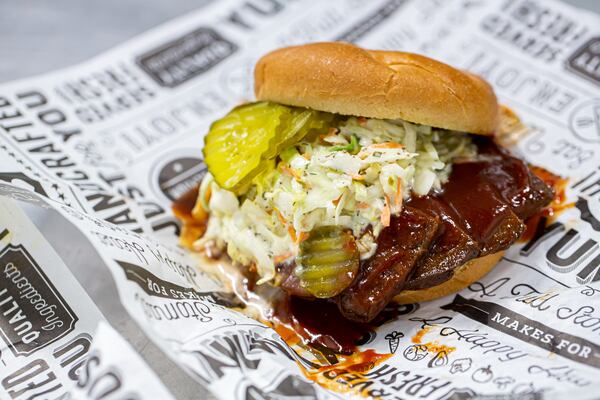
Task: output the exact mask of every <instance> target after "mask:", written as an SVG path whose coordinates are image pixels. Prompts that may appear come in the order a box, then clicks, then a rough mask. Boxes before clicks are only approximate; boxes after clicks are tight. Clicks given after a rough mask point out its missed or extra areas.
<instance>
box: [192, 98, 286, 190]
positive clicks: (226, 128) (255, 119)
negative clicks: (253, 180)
mask: <svg viewBox="0 0 600 400" xmlns="http://www.w3.org/2000/svg"><path fill="white" fill-rule="evenodd" d="M286 113H289V110H288V108H287V107H284V106H280V105H277V104H271V103H267V102H261V103H252V104H246V105H243V106H240V107H236V108H234V109H233V110H231V112H229V114H227V115H226V116H225V117H223V118H221V119H220V120H218V121H215V122H214V123H213V124H212V125H211V127H210V131H209V133H208V135H206V138H205V141H204V150H203V153H204V162H205V163H206V166H207V167H208V170H209V171H210V173H211V174H212V175H213V177H214V178H215V181H216V182H217V183H218V184H219V186H221V187H222V188H224V189H227V190H233V191H236V186H238V185H239V186H243V184H242V179H243V178H245V177H246V176H248V175H251V174H252V173H253V172H254V173H255V174H256V173H258V172H259V165H260V163H261V159H262V156H263V154H265V153H267V152H268V151H269V148H270V147H271V146H273V144H272V142H273V138H274V137H275V135H276V134H277V126H278V125H279V124H280V119H281V117H282V116H283V115H284V114H286ZM255 174H254V175H255Z"/></svg>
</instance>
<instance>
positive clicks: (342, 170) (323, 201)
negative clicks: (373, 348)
mask: <svg viewBox="0 0 600 400" xmlns="http://www.w3.org/2000/svg"><path fill="white" fill-rule="evenodd" d="M313 136H314V135H313ZM475 152H476V148H475V146H474V145H473V144H472V143H471V140H470V137H469V135H468V134H464V133H459V132H449V131H446V130H442V129H437V128H432V127H430V126H423V125H417V124H412V123H409V122H406V121H400V120H380V119H366V118H355V117H350V118H347V119H346V120H345V121H342V122H340V123H339V125H338V126H337V128H329V130H328V131H327V129H325V130H324V132H322V134H321V135H320V136H318V137H310V138H305V139H304V141H302V142H300V143H298V144H296V145H293V146H291V147H288V148H286V149H283V151H281V153H280V155H279V161H278V163H277V165H276V166H275V165H273V166H272V167H271V168H267V169H266V170H265V171H263V172H262V173H260V174H259V175H257V176H256V177H255V178H254V179H253V181H252V183H251V186H250V188H249V190H248V192H246V193H245V194H244V195H243V196H239V197H237V196H236V195H235V194H234V193H233V192H230V191H227V190H225V189H223V188H221V187H219V185H218V184H217V183H216V182H215V181H214V179H213V178H212V177H211V176H210V174H209V175H207V177H206V178H205V181H204V182H203V184H202V185H201V193H200V199H205V198H206V197H205V196H206V191H207V190H208V189H209V188H210V190H211V198H210V201H209V202H208V204H207V206H208V208H209V211H210V215H211V217H210V219H209V222H208V227H207V231H206V233H205V235H204V236H203V238H201V239H200V240H199V241H197V242H196V246H197V247H202V246H204V245H206V243H207V242H208V241H216V243H217V244H218V245H220V246H222V247H226V248H227V252H228V254H229V255H230V257H231V258H232V259H233V260H235V261H237V262H240V263H242V264H245V265H249V264H254V265H256V268H257V270H258V273H259V274H260V276H261V277H262V279H261V281H260V282H265V281H268V280H270V279H272V278H273V277H274V275H275V265H276V264H277V263H279V262H282V261H284V260H286V259H289V258H291V257H294V256H295V255H296V254H297V251H298V243H299V242H300V241H302V239H303V237H305V236H306V234H307V233H308V232H310V231H311V230H312V229H314V228H316V227H318V226H324V225H339V226H343V227H345V228H347V229H349V230H351V231H352V234H353V235H354V237H355V238H356V240H357V245H358V249H359V251H360V255H361V258H362V259H365V258H368V257H370V256H371V255H372V254H373V253H374V252H375V250H376V248H377V243H376V239H377V236H378V235H379V233H380V232H381V230H382V229H383V228H384V227H385V226H387V225H388V224H389V223H390V222H389V218H390V215H394V214H398V213H399V212H400V211H401V210H402V204H403V201H404V200H405V199H407V198H409V197H410V196H411V194H412V193H416V194H418V195H426V194H428V193H430V192H431V191H435V190H439V189H440V188H441V185H442V184H443V183H445V182H446V181H447V180H448V176H449V173H450V169H451V164H452V160H453V159H454V158H457V157H461V158H463V157H465V158H467V157H472V156H474V155H475Z"/></svg>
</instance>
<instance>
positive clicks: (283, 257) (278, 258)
mask: <svg viewBox="0 0 600 400" xmlns="http://www.w3.org/2000/svg"><path fill="white" fill-rule="evenodd" d="M293 255H294V254H293V253H292V252H291V251H288V252H287V253H283V254H280V255H278V256H275V258H274V259H273V261H274V262H275V264H280V263H281V262H283V261H285V260H287V259H288V258H290V257H291V256H293Z"/></svg>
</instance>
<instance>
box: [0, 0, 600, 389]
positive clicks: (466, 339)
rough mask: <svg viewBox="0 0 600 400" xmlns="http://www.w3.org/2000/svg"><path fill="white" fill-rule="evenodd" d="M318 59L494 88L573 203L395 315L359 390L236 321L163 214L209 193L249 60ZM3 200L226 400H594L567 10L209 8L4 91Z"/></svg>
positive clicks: (591, 147)
mask: <svg viewBox="0 0 600 400" xmlns="http://www.w3.org/2000/svg"><path fill="white" fill-rule="evenodd" d="M324 40H343V41H351V42H355V43H357V44H359V45H361V46H364V47H367V48H377V49H396V50H404V51H414V52H419V53H423V54H426V55H430V56H432V57H434V58H438V59H441V60H443V61H446V62H448V63H450V64H452V65H455V66H457V67H460V68H464V69H468V70H470V71H472V72H474V73H477V74H480V75H482V76H483V77H485V78H486V79H487V80H488V81H489V82H490V83H491V84H492V85H493V86H494V89H495V90H496V93H497V94H498V96H499V99H500V101H501V102H502V103H504V104H506V105H508V106H509V107H511V108H512V109H513V110H515V111H516V112H517V113H518V114H519V115H520V116H521V117H522V119H523V120H524V122H525V123H526V124H527V125H529V126H531V127H532V131H533V132H532V133H530V134H529V135H528V136H526V137H525V138H524V139H523V140H522V141H520V142H519V143H518V144H517V146H516V147H515V148H514V149H513V151H515V152H517V153H518V154H520V155H521V156H522V157H523V158H525V159H526V160H527V161H528V162H531V163H533V164H535V165H539V166H542V167H544V168H547V169H548V170H550V171H552V172H554V173H556V174H559V175H561V176H564V177H567V178H569V185H568V188H567V191H566V194H567V198H566V201H567V202H572V203H573V206H572V207H571V208H568V209H567V210H566V211H564V212H562V213H560V214H559V215H558V217H557V218H556V220H555V221H553V222H552V224H550V225H548V226H547V228H546V230H545V231H543V232H538V234H537V235H536V236H534V238H533V239H531V240H529V241H528V242H526V243H519V244H516V245H514V246H513V247H512V248H511V249H510V250H509V251H507V252H506V254H505V257H504V259H503V260H502V261H501V263H500V264H499V265H498V266H497V267H496V268H495V269H494V270H493V271H492V272H491V273H490V274H488V275H487V276H486V277H484V278H483V279H482V280H481V281H479V282H476V283H474V284H472V285H471V286H470V287H469V288H467V289H465V290H463V291H461V292H460V293H458V294H456V295H452V296H448V297H446V298H443V299H439V300H436V301H433V302H429V303H423V304H418V305H414V306H410V307H403V308H402V310H401V311H402V313H401V315H400V316H399V317H398V318H397V319H395V320H393V321H388V322H387V323H385V324H384V325H382V326H380V327H379V328H377V329H376V330H375V331H374V332H373V335H372V336H373V340H372V341H370V342H369V343H368V344H366V345H364V346H363V350H366V349H372V350H374V351H376V352H377V353H379V354H383V355H387V356H386V357H383V358H384V359H383V358H382V360H381V361H380V362H378V363H376V365H370V366H369V368H363V369H360V370H356V369H352V368H350V367H349V365H347V363H344V362H341V363H339V364H338V365H337V367H333V366H331V365H330V364H332V363H333V360H332V359H331V358H330V359H329V360H328V359H327V358H325V357H322V355H319V354H315V353H311V352H310V351H308V350H307V349H303V348H300V347H299V346H297V345H294V346H289V345H288V344H286V343H285V342H284V341H283V340H282V339H281V338H280V337H279V336H278V335H277V334H276V333H275V332H274V331H273V330H271V329H270V328H267V327H265V326H264V325H262V324H261V323H259V322H256V321H254V320H252V319H250V318H248V317H246V316H244V315H242V314H240V313H238V312H237V311H235V310H232V309H231V308H229V306H231V305H234V304H235V299H233V298H232V297H231V296H229V295H228V294H227V293H225V288H223V287H221V286H220V284H219V283H218V282H217V281H215V280H213V279H212V278H211V277H210V276H208V275H207V274H205V273H203V272H201V270H200V269H199V268H198V265H199V264H198V263H200V262H202V261H201V260H200V259H199V258H197V257H196V256H195V255H193V254H190V253H188V252H186V251H185V250H183V249H181V248H180V247H178V246H177V235H178V232H179V225H178V222H177V221H176V220H175V218H174V217H173V216H172V214H171V212H170V205H171V203H172V201H173V200H174V199H176V198H177V197H179V196H180V195H181V194H183V193H185V191H187V190H188V189H190V188H191V187H193V186H194V185H195V184H196V183H197V182H198V180H199V179H200V178H201V177H202V176H203V174H204V173H205V167H204V164H202V159H201V148H202V139H203V135H204V133H205V132H206V130H207V127H208V126H209V124H210V123H211V122H212V121H213V120H215V119H216V118H219V117H220V116H222V115H224V114H225V113H226V112H227V111H228V110H229V109H230V108H231V107H232V106H234V105H236V104H239V103H240V102H243V101H246V100H251V99H252V67H253V65H254V63H255V62H256V60H257V59H258V58H259V57H260V56H261V55H263V54H265V53H266V52H268V51H269V50H272V49H275V48H277V47H281V46H284V45H289V44H295V43H304V42H308V41H324ZM0 194H2V195H4V196H8V197H13V198H18V199H21V200H25V201H30V202H33V203H35V204H38V205H40V206H42V207H52V208H54V209H56V210H57V211H58V212H60V213H61V214H62V215H63V216H64V217H65V218H67V219H68V220H69V221H71V222H72V223H73V224H74V225H75V226H76V227H78V228H79V229H80V230H81V232H82V235H83V236H84V237H85V238H86V239H87V240H89V241H90V243H92V245H93V246H94V247H95V248H96V250H97V251H98V253H99V255H100V256H101V257H102V259H103V260H104V261H105V263H106V266H107V268H109V270H110V272H111V273H112V276H113V277H114V280H115V282H116V286H117V289H118V293H119V296H120V300H121V302H122V304H123V306H124V307H125V308H126V310H127V311H128V312H129V314H130V315H131V317H132V318H133V319H134V320H135V321H136V322H137V323H138V324H139V326H140V329H142V330H143V331H144V332H145V333H146V334H147V335H148V337H149V338H151V339H152V340H153V341H155V343H156V344H157V345H158V346H159V347H160V348H161V349H163V350H164V352H165V354H166V356H168V357H170V358H171V359H172V360H174V361H175V362H176V363H178V365H180V366H181V367H182V368H183V369H184V370H185V371H187V372H188V373H189V374H190V375H191V376H192V377H193V378H195V379H196V380H197V381H198V382H200V383H202V384H204V385H206V386H207V387H208V388H209V389H210V390H211V391H212V392H213V393H214V394H215V396H217V397H219V398H223V399H230V398H239V399H245V398H278V397H285V396H288V397H290V398H347V397H348V396H351V395H354V396H357V397H360V396H371V397H375V398H381V399H406V398H410V399H412V398H419V399H459V398H460V399H467V398H476V397H477V396H479V398H486V397H485V396H492V395H506V396H509V395H514V396H521V398H543V399H552V398H556V399H559V398H564V396H570V397H571V398H590V399H592V398H597V397H598V396H596V393H600V336H599V332H600V283H598V282H599V281H600V246H599V242H600V204H599V198H600V17H598V16H597V15H594V14H591V13H588V12H583V11H580V10H576V9H574V8H572V7H568V6H565V5H563V4H561V3H558V2H556V1H544V2H542V1H541V0H535V1H534V0H513V1H467V0H464V1H463V0H451V1H439V0H438V1H436V0H424V1H417V0H412V1H410V0H374V1H370V2H365V1H356V0H338V1H328V2H320V1H281V0H279V1H264V2H259V1H241V0H239V1H238V0H226V1H219V2H214V4H212V5H210V6H208V7H206V8H204V9H202V10H199V11H198V12H196V13H192V14H190V15H188V16H185V17H182V18H179V19H178V20H176V21H173V22H171V23H168V24H166V25H164V26H162V27H159V28H156V29H154V30H152V31H150V32H148V33H146V34H144V35H142V36H140V37H138V38H136V39H134V40H132V41H130V42H128V43H126V44H123V45H122V46H120V47H118V48H116V49H114V50H111V51H109V52H107V53H105V54H104V55H101V56H99V57H97V58H95V59H92V60H90V61H89V62H86V63H84V64H81V65H78V66H75V67H71V68H68V69H65V70H62V71H58V72H55V73H51V74H47V75H43V76H40V77H35V78H31V79H26V80H21V81H17V82H13V83H7V84H4V85H1V86H0ZM11 243H12V242H11ZM45 268H46V267H44V271H45V273H47V274H49V273H50V272H47V271H46V269H45ZM48 268H50V267H48ZM90 273H93V271H90ZM58 290H59V291H60V292H61V294H62V295H63V297H65V298H66V297H67V296H66V292H65V293H63V292H62V289H61V288H59V289H58ZM65 290H66V289H65ZM0 301H1V300H0ZM2 321H4V320H2ZM3 353H6V352H5V351H3ZM45 357H50V355H47V356H45ZM317 367H321V368H320V369H318V368H317ZM317 369H318V371H317ZM127 373H128V374H129V372H127ZM57 379H58V378H57ZM60 382H64V381H60ZM316 382H318V383H321V384H322V385H323V387H325V388H326V389H324V388H323V387H322V386H320V385H319V384H317V383H316ZM329 389H333V391H331V390H329ZM481 396H483V397H481ZM527 396H529V397H527ZM488 398H492V397H488Z"/></svg>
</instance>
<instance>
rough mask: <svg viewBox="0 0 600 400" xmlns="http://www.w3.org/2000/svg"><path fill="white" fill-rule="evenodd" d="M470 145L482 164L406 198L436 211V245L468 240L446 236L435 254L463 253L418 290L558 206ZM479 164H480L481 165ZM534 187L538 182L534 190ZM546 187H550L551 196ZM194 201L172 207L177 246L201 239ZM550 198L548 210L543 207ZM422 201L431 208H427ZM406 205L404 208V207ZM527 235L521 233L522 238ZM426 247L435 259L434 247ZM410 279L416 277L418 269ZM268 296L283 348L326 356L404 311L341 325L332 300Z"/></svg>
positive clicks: (517, 168)
mask: <svg viewBox="0 0 600 400" xmlns="http://www.w3.org/2000/svg"><path fill="white" fill-rule="evenodd" d="M478 140H479V143H478V147H479V150H480V154H483V155H484V160H483V161H482V162H466V163H460V164H455V165H454V167H453V173H452V174H451V177H450V180H449V182H448V183H446V184H445V185H444V188H443V191H442V193H440V194H437V195H434V196H427V197H422V198H418V199H417V198H415V199H413V200H414V205H415V206H417V205H418V208H419V209H420V210H426V209H428V208H429V209H431V210H437V211H438V214H437V216H436V218H438V220H440V219H441V220H442V221H443V222H444V223H443V224H442V226H441V228H440V232H438V238H437V240H438V241H439V240H440V237H442V236H443V234H444V232H446V233H448V232H451V234H453V235H461V234H463V233H464V232H467V233H468V236H469V239H470V240H466V239H465V238H459V237H458V236H456V237H446V238H445V241H442V246H441V248H447V249H450V248H451V247H452V246H449V245H448V244H449V243H453V241H455V243H458V244H457V246H459V245H461V244H460V243H468V246H469V247H468V248H465V251H464V252H462V253H460V254H458V255H457V256H456V257H457V258H456V260H460V262H458V261H457V262H455V263H452V262H451V263H450V264H448V265H446V267H447V268H445V269H444V270H437V271H436V270H435V269H433V270H429V271H421V272H422V273H428V274H429V278H428V279H427V281H429V284H428V285H426V284H424V283H423V282H419V285H417V286H419V287H421V286H423V287H425V286H434V285H435V284H437V283H439V282H438V280H439V279H438V280H435V279H434V278H435V276H436V275H437V277H438V278H440V277H441V278H443V279H447V278H448V277H450V276H451V274H452V269H453V268H454V267H456V266H458V265H454V264H460V265H462V264H463V263H464V262H465V260H466V258H474V257H475V256H476V254H475V250H473V241H474V242H475V243H476V244H477V245H478V246H479V249H478V251H479V255H482V253H483V254H485V253H486V252H487V253H488V254H489V253H492V252H495V251H498V250H502V249H504V248H506V247H508V246H509V245H510V244H511V243H513V242H514V241H515V240H516V239H517V237H518V236H519V235H520V234H521V233H522V232H523V229H524V226H523V223H522V222H521V218H523V219H525V218H526V219H527V222H528V223H527V226H532V227H533V228H531V229H534V230H535V227H538V228H539V226H540V224H542V223H544V221H545V218H548V217H551V216H553V215H556V213H557V212H559V211H560V210H562V209H564V208H565V207H566V206H565V204H564V199H565V194H564V188H565V187H566V183H565V181H564V180H561V179H560V178H558V177H556V176H554V175H551V174H549V173H547V172H545V171H543V170H542V169H538V168H533V172H534V173H535V174H537V175H539V177H540V178H541V180H540V179H537V178H535V179H534V178H532V174H531V173H530V172H529V170H528V169H527V167H526V166H525V164H523V163H522V162H521V161H520V160H517V159H515V158H514V157H511V156H510V155H508V154H507V153H506V152H504V151H503V150H501V149H499V148H498V147H497V146H496V145H495V144H494V143H493V142H492V141H491V140H489V139H478ZM485 157H488V158H487V161H486V160H485ZM490 160H491V161H490ZM515 160H516V161H515ZM490 163H491V165H492V168H490ZM536 179H537V180H536ZM542 180H543V181H544V182H542V183H541V184H540V182H541V181H542ZM538 181H539V182H538ZM548 187H554V188H558V190H556V196H554V192H553V191H552V189H549V188H548ZM197 195H198V189H197V188H196V189H194V190H191V191H189V192H188V193H186V194H185V195H184V196H183V197H182V198H181V199H178V200H177V201H176V202H175V203H174V204H173V211H174V213H175V215H176V216H177V217H178V218H179V219H180V220H181V221H182V222H183V224H184V229H183V231H182V244H184V245H187V246H188V247H189V246H191V243H193V241H195V240H196V239H198V238H199V237H200V236H201V235H202V233H203V229H204V227H205V224H206V220H203V221H197V220H196V219H195V218H194V217H193V216H192V210H193V209H194V206H195V202H196V198H197ZM550 195H551V197H549V196H550ZM552 198H554V200H553V201H552V203H551V205H550V206H549V207H545V206H546V205H547V204H548V203H549V202H550V200H551V199H552ZM439 201H441V202H442V203H444V206H443V207H441V206H440V205H439V204H437V203H439ZM428 202H431V204H429V205H428V204H427V203H428ZM434 203H435V204H434ZM410 204H411V202H410V201H409V202H408V203H407V205H410ZM452 232H453V233H452ZM528 233H529V229H528V230H527V232H526V233H525V235H527V234H528ZM459 239H460V240H459ZM390 243H393V241H392V242H390ZM444 246H445V247H444ZM430 248H431V249H432V250H431V251H432V253H435V244H433V245H432V246H431V247H430ZM388 250H389V249H388ZM384 251H386V249H385V245H383V246H382V248H381V249H378V252H384ZM415 272H419V269H418V267H417V268H416V270H415ZM416 278H418V276H417V275H416V274H413V276H412V277H411V278H410V279H409V280H408V283H407V287H410V286H411V279H416ZM432 282H433V284H432ZM275 289H276V291H277V294H276V295H275V296H273V297H271V296H269V298H270V299H273V298H275V299H276V300H275V301H273V302H272V303H273V304H272V311H271V315H270V317H271V318H270V319H271V320H270V323H271V324H272V325H273V327H274V328H275V329H276V330H277V331H278V332H279V333H280V334H281V335H282V337H284V338H286V341H288V343H290V344H295V343H298V342H302V343H304V344H305V345H309V346H312V347H313V348H315V349H317V350H319V351H321V353H322V354H324V355H325V356H326V357H327V354H330V355H331V354H346V355H347V354H352V353H353V352H354V351H355V350H356V348H357V346H358V345H361V344H364V343H366V342H368V341H369V340H370V338H372V337H373V335H374V331H375V328H376V327H377V326H379V325H381V324H383V323H385V322H386V321H389V320H391V319H393V318H395V317H396V316H397V315H398V314H400V312H399V310H400V308H402V307H404V306H398V305H394V304H391V305H388V306H387V307H386V308H384V310H383V311H382V312H381V313H379V315H377V317H375V319H373V320H372V321H370V322H369V323H360V322H353V321H349V320H348V319H347V318H346V317H345V316H344V315H343V314H342V313H341V312H340V311H339V308H338V305H337V304H335V300H334V301H328V300H317V299H306V298H301V297H296V296H290V295H289V294H288V293H286V292H285V291H283V290H281V289H280V288H275ZM271 294H272V292H271ZM334 358H335V357H334Z"/></svg>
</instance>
